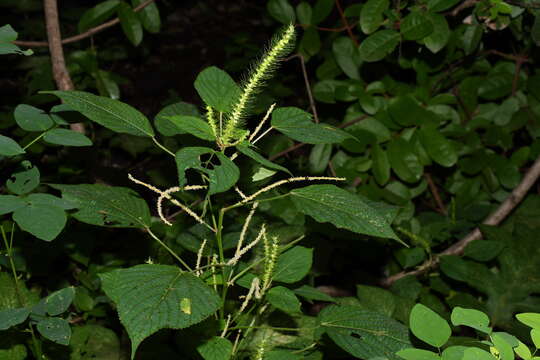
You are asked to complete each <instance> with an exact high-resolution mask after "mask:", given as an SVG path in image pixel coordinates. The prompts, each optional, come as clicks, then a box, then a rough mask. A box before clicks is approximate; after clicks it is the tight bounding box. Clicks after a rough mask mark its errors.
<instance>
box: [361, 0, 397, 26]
mask: <svg viewBox="0 0 540 360" xmlns="http://www.w3.org/2000/svg"><path fill="white" fill-rule="evenodd" d="M389 6H390V1H389V0H368V1H367V2H366V3H365V4H364V6H362V11H361V12H360V28H361V29H362V31H363V32H364V34H371V33H372V32H374V31H375V30H377V29H378V28H379V27H380V26H381V25H382V23H383V21H384V16H383V14H384V12H385V11H386V10H388V7H389Z"/></svg>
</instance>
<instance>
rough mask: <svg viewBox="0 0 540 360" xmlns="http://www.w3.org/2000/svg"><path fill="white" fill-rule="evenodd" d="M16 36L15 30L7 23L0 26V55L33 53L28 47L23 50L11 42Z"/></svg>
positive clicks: (27, 54)
mask: <svg viewBox="0 0 540 360" xmlns="http://www.w3.org/2000/svg"><path fill="white" fill-rule="evenodd" d="M17 36H18V34H17V32H15V30H13V28H12V27H11V25H9V24H7V25H4V26H2V27H0V55H7V54H20V55H26V56H29V55H32V54H33V53H34V52H33V51H32V50H30V49H28V50H24V51H23V50H21V48H19V47H18V46H17V45H15V44H13V41H15V40H17Z"/></svg>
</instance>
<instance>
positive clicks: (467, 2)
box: [451, 0, 480, 16]
mask: <svg viewBox="0 0 540 360" xmlns="http://www.w3.org/2000/svg"><path fill="white" fill-rule="evenodd" d="M479 1H480V0H465V1H464V2H462V3H461V4H459V5H458V6H457V7H456V8H455V9H454V10H452V12H451V14H452V16H457V14H459V13H460V12H461V11H462V10H465V9H467V8H470V7H472V6H474V5H476V3H477V2H479Z"/></svg>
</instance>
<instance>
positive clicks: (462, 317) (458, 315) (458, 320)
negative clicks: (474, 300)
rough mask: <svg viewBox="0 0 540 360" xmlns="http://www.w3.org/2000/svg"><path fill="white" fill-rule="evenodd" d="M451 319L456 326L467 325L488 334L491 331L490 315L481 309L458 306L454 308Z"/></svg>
mask: <svg viewBox="0 0 540 360" xmlns="http://www.w3.org/2000/svg"><path fill="white" fill-rule="evenodd" d="M450 319H451V320H452V324H453V325H455V326H458V325H465V326H468V327H472V328H473V329H476V330H478V331H481V332H483V333H486V334H490V333H491V328H490V327H489V317H488V316H487V315H486V314H484V313H483V312H481V311H479V310H476V309H464V308H462V307H459V306H457V307H455V308H454V309H453V310H452V315H451V317H450Z"/></svg>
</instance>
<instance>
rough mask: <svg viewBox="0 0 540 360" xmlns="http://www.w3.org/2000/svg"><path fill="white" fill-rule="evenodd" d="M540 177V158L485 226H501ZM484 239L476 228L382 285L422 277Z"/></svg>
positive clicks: (383, 281) (487, 219) (485, 222)
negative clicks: (447, 256)
mask: <svg viewBox="0 0 540 360" xmlns="http://www.w3.org/2000/svg"><path fill="white" fill-rule="evenodd" d="M539 176H540V156H538V158H537V159H536V161H535V162H534V164H533V165H532V166H531V167H530V168H529V170H527V172H526V173H525V176H523V179H522V180H521V182H520V183H519V185H518V186H517V187H516V188H515V189H514V190H513V191H512V193H511V194H510V195H509V196H508V198H506V200H504V202H503V203H502V204H501V205H500V206H499V207H498V208H497V209H496V210H495V211H494V212H493V213H491V214H490V215H489V216H488V217H487V218H486V219H485V220H484V221H483V224H485V225H499V224H500V223H501V222H502V221H503V220H504V219H506V217H507V216H508V215H509V214H510V213H511V212H512V210H514V208H515V207H516V206H517V205H518V204H519V203H520V202H521V201H522V200H523V198H524V197H525V195H527V192H528V191H529V190H530V188H531V187H532V186H533V185H534V183H535V182H536V180H538V177H539ZM481 238H482V233H481V232H480V229H479V228H475V229H474V230H473V231H471V232H470V233H469V234H467V235H466V236H465V237H464V238H462V239H461V240H459V241H458V242H457V243H455V244H454V245H452V246H450V247H449V248H447V249H446V250H444V251H443V252H441V253H440V254H438V255H435V256H434V257H433V259H431V260H428V261H426V262H425V263H423V264H422V265H421V266H420V267H418V268H417V269H415V270H412V271H402V272H400V273H397V274H395V275H392V276H390V277H387V278H385V279H383V280H382V281H381V285H383V286H386V287H388V286H390V285H392V284H393V283H394V282H396V281H397V280H399V279H401V278H403V277H405V276H409V275H413V276H416V275H421V274H423V273H425V272H427V271H429V270H430V269H432V268H434V267H436V266H437V265H438V264H439V263H440V261H441V257H442V256H445V255H461V254H462V253H463V250H464V249H465V248H466V247H467V245H469V243H470V242H471V241H474V240H478V239H481Z"/></svg>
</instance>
